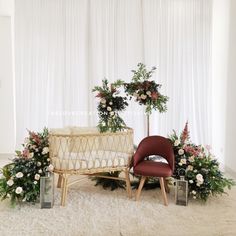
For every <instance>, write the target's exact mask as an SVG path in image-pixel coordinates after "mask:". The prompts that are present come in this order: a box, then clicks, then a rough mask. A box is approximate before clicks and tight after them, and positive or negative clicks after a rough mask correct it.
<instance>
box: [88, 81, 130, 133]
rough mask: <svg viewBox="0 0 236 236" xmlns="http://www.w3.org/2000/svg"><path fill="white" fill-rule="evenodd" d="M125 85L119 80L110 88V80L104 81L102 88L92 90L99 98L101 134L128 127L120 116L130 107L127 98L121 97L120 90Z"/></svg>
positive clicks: (97, 87)
mask: <svg viewBox="0 0 236 236" xmlns="http://www.w3.org/2000/svg"><path fill="white" fill-rule="evenodd" d="M122 84H123V81H122V80H117V81H116V82H114V83H112V84H111V85H110V86H109V83H108V80H107V79H104V80H103V81H102V86H95V87H94V89H93V90H92V91H93V92H97V95H96V97H98V98H99V100H100V101H99V104H98V107H97V109H98V115H99V123H98V128H99V130H100V132H107V131H110V132H117V131H120V130H123V129H124V128H125V127H126V124H125V122H124V121H123V119H122V118H121V117H120V116H119V112H121V111H124V110H125V109H126V107H127V106H128V103H127V98H126V97H122V96H119V90H118V88H119V87H120V86H121V85H122Z"/></svg>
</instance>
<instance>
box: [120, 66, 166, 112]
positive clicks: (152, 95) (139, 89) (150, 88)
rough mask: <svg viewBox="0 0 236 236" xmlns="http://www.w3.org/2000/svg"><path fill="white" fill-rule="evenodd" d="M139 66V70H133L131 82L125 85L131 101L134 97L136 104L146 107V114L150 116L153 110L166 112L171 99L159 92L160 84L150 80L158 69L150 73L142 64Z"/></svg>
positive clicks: (153, 69) (154, 68)
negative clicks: (167, 103)
mask: <svg viewBox="0 0 236 236" xmlns="http://www.w3.org/2000/svg"><path fill="white" fill-rule="evenodd" d="M137 66H138V69H137V70H132V72H133V73H134V75H133V77H132V80H131V82H130V83H124V87H125V92H126V93H127V95H128V96H130V99H132V97H134V98H135V101H136V102H138V103H139V104H140V105H145V106H146V110H145V112H146V114H147V115H150V114H151V113H152V110H153V109H154V110H158V111H159V112H165V111H166V110H167V106H166V102H167V101H168V99H169V98H168V97H167V96H164V95H162V94H161V93H160V92H159V89H160V88H161V85H160V84H157V83H156V82H155V81H154V80H150V79H151V77H152V75H153V73H154V72H155V70H156V67H153V68H152V69H151V70H150V71H148V70H147V69H146V65H144V64H142V63H139V64H138V65H137Z"/></svg>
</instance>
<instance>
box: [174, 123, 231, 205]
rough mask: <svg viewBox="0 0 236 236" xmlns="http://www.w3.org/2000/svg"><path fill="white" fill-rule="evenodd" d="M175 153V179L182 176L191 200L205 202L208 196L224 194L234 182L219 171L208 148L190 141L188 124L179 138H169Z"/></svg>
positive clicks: (217, 164) (175, 136) (175, 135)
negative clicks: (185, 181) (186, 182)
mask: <svg viewBox="0 0 236 236" xmlns="http://www.w3.org/2000/svg"><path fill="white" fill-rule="evenodd" d="M170 140H171V142H172V144H173V148H174V153H175V171H174V176H173V177H175V178H177V179H179V178H180V175H184V176H185V179H186V180H187V181H188V184H189V195H190V196H191V197H192V198H193V199H200V200H204V201H206V200H207V199H208V198H209V196H215V195H221V194H223V193H225V188H228V189H230V188H231V187H232V186H233V185H235V182H234V181H233V180H232V179H227V178H225V177H224V176H223V173H222V172H221V171H220V168H219V163H218V162H217V160H216V159H215V158H214V157H213V155H212V154H211V152H210V148H209V146H206V147H204V146H202V145H195V144H194V143H192V142H191V141H190V136H189V131H188V123H186V125H185V128H184V130H183V132H182V133H181V135H180V137H178V135H177V134H176V132H175V131H174V133H173V134H172V135H171V136H170Z"/></svg>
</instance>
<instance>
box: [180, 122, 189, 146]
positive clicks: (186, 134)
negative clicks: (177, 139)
mask: <svg viewBox="0 0 236 236" xmlns="http://www.w3.org/2000/svg"><path fill="white" fill-rule="evenodd" d="M188 139H189V131H188V121H187V122H186V124H185V127H184V130H183V132H182V134H181V141H182V142H183V143H184V142H185V141H186V140H188Z"/></svg>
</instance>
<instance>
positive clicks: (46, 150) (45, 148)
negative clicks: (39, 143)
mask: <svg viewBox="0 0 236 236" xmlns="http://www.w3.org/2000/svg"><path fill="white" fill-rule="evenodd" d="M47 153H49V148H48V147H44V148H43V151H42V154H43V155H45V154H47Z"/></svg>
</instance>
